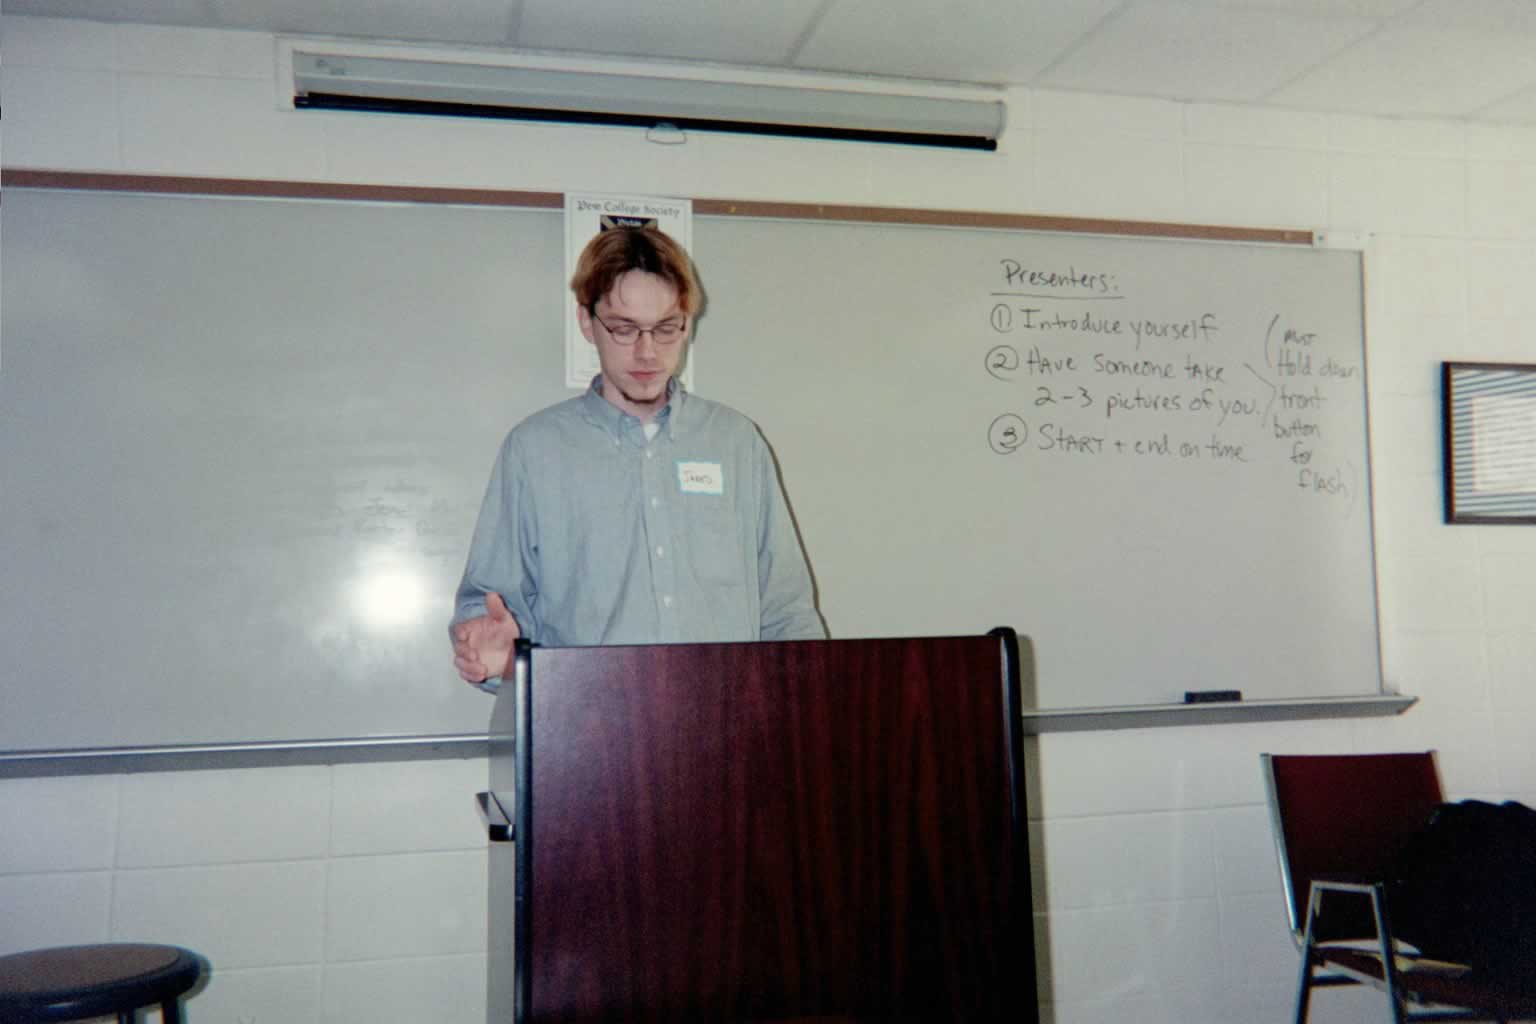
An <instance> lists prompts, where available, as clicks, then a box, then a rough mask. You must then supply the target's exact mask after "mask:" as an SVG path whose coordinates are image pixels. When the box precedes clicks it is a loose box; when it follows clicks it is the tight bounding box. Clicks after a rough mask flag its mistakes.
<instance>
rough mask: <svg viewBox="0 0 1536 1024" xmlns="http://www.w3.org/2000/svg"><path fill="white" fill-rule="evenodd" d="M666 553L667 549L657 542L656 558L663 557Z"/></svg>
mask: <svg viewBox="0 0 1536 1024" xmlns="http://www.w3.org/2000/svg"><path fill="white" fill-rule="evenodd" d="M666 554H667V549H666V548H664V547H662V546H661V545H660V544H657V545H656V557H657V558H665V557H666Z"/></svg>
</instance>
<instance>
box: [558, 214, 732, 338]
mask: <svg viewBox="0 0 1536 1024" xmlns="http://www.w3.org/2000/svg"><path fill="white" fill-rule="evenodd" d="M631 270H641V271H644V272H645V273H647V274H655V275H656V276H657V277H659V278H661V279H662V280H664V281H666V282H667V283H668V284H670V285H671V286H672V287H673V288H676V289H677V304H678V306H679V308H681V309H682V311H683V312H684V313H685V314H688V315H690V316H691V315H693V314H694V313H697V312H698V311H699V307H700V306H701V305H702V304H703V302H702V299H703V293H702V292H701V291H700V289H699V282H698V280H697V279H696V278H695V277H694V276H693V263H692V261H691V260H689V259H688V253H687V251H686V250H685V249H684V248H683V247H682V246H681V245H679V244H678V243H677V241H676V240H674V239H673V238H672V236H670V235H668V234H667V233H666V232H664V231H661V230H659V229H657V228H652V227H644V228H609V229H608V230H607V231H603V232H601V233H599V234H597V235H595V236H594V237H593V238H592V241H590V242H588V243H587V247H586V248H585V249H583V250H581V258H580V259H578V260H577V261H576V273H575V275H574V276H573V277H572V278H571V291H572V292H574V293H575V294H576V301H577V302H578V303H579V304H580V305H581V306H582V307H583V308H585V309H586V310H588V311H589V312H592V311H595V310H596V308H597V303H598V300H600V299H601V298H602V297H603V296H604V295H607V294H608V293H609V292H610V291H612V290H613V286H614V284H615V283H617V282H618V280H619V278H621V277H623V276H624V275H625V274H627V273H629V272H630V271H631Z"/></svg>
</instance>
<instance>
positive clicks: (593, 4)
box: [515, 0, 821, 65]
mask: <svg viewBox="0 0 1536 1024" xmlns="http://www.w3.org/2000/svg"><path fill="white" fill-rule="evenodd" d="M820 6H821V0H781V2H779V3H772V4H744V3H728V2H721V0H649V2H647V3H644V4H638V3H633V2H631V0H580V2H579V3H574V2H571V0H525V2H524V4H523V14H522V19H521V21H520V22H519V26H518V32H517V38H516V40H515V42H516V44H517V45H518V46H525V47H531V48H535V49H548V50H579V51H583V52H587V53H605V54H624V55H629V56H638V57H673V58H686V59H692V60H712V61H726V62H731V63H738V64H766V65H779V64H783V63H784V59H785V56H786V55H787V54H788V53H789V51H790V49H791V48H793V46H794V45H795V41H796V40H797V39H799V37H800V35H801V34H802V33H803V32H804V31H805V29H806V26H807V25H808V24H810V22H811V20H812V19H813V18H814V17H815V15H816V11H817V9H818V8H819V7H820Z"/></svg>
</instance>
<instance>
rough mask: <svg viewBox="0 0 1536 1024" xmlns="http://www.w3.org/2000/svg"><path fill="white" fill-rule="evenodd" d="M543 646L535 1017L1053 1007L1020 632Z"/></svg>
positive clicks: (969, 1014) (537, 692)
mask: <svg viewBox="0 0 1536 1024" xmlns="http://www.w3.org/2000/svg"><path fill="white" fill-rule="evenodd" d="M532 664H533V668H532V671H531V682H530V688H531V695H532V705H531V711H532V714H531V717H532V733H531V736H530V738H529V739H530V744H531V746H530V753H531V763H532V765H533V769H532V785H531V787H530V788H529V794H530V797H531V801H532V805H531V812H530V819H529V821H530V825H531V831H530V833H529V834H528V836H527V837H526V838H528V839H530V840H531V842H529V843H528V844H527V845H528V846H531V851H526V853H527V855H528V857H529V861H530V863H528V865H527V866H528V868H529V870H530V877H529V879H528V882H529V889H528V893H529V900H530V909H529V915H530V920H529V921H528V922H527V923H528V927H529V932H528V936H529V953H530V954H531V974H530V978H529V982H530V989H529V995H530V999H531V1002H530V1009H531V1013H530V1015H529V1019H531V1020H539V1021H546V1020H547V1021H555V1020H559V1021H599V1020H647V1019H649V1020H661V1019H681V1018H689V1019H696V1020H699V1019H707V1020H774V1019H798V1018H807V1017H811V1018H814V1017H818V1016H821V1017H833V1018H835V1017H844V1018H853V1019H870V1020H897V1019H912V1020H924V1021H945V1020H954V1021H962V1020H963V1021H986V1020H1001V1019H1004V1018H1006V1019H1008V1020H1010V1021H1016V1020H1021V1019H1025V1017H1026V1014H1027V1016H1028V1017H1029V1018H1031V1019H1032V1017H1033V1014H1034V1012H1035V1011H1034V1003H1035V1000H1034V986H1033V976H1034V961H1033V955H1032V950H1031V949H1030V944H1029V943H1028V942H1027V939H1026V938H1024V936H1027V935H1028V934H1029V920H1030V908H1029V900H1028V893H1027V892H1025V893H1022V894H1020V893H1019V892H1016V891H1015V890H1016V889H1017V888H1019V886H1018V885H1017V882H1016V877H1017V876H1016V874H1015V868H1016V867H1017V864H1016V863H1015V858H1016V857H1021V856H1024V855H1025V851H1024V850H1023V849H1022V848H1021V847H1022V845H1023V843H1024V840H1023V838H1022V837H1020V836H1015V835H1014V834H1013V830H1014V825H1013V821H1014V820H1015V819H1014V811H1015V808H1014V806H1013V804H1012V803H1011V801H1012V800H1013V799H1014V794H1013V793H1012V788H1011V786H1010V782H1009V756H1010V755H1009V750H1008V736H1007V731H1006V730H1005V721H1006V718H1005V710H1004V708H1005V699H1004V670H1003V665H1002V654H1001V644H1000V641H999V640H998V639H996V638H989V637H970V638H952V639H937V640H935V639H923V640H880V641H827V642H806V643H789V644H711V645H683V646H670V647H629V648H624V647H610V648H566V649H549V650H537V651H535V652H534V657H533V662H532ZM1019 820H1022V815H1020V816H1019ZM519 854H520V855H524V854H525V849H524V848H520V849H519ZM1022 976H1027V977H1022ZM1025 999H1027V1006H1021V1005H1020V1004H1021V1003H1022V1002H1023V1001H1024V1000H1025Z"/></svg>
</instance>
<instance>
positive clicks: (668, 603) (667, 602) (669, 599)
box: [661, 594, 672, 608]
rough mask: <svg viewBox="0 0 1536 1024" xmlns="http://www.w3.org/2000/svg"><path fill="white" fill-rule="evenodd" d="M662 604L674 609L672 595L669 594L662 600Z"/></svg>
mask: <svg viewBox="0 0 1536 1024" xmlns="http://www.w3.org/2000/svg"><path fill="white" fill-rule="evenodd" d="M661 603H662V604H664V605H666V606H667V607H668V608H671V607H672V595H671V594H668V595H667V596H666V597H663V598H662V599H661Z"/></svg>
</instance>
